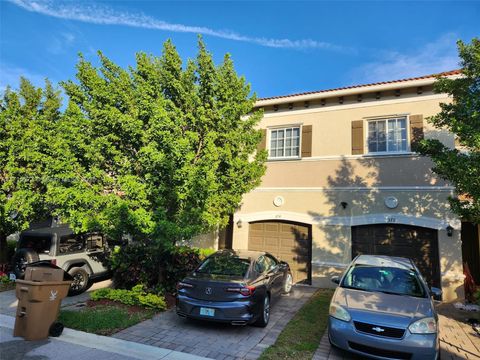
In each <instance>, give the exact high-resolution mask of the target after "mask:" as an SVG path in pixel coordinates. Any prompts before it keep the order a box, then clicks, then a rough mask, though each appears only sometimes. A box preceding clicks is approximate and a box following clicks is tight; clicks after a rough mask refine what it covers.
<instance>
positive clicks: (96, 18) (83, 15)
mask: <svg viewBox="0 0 480 360" xmlns="http://www.w3.org/2000/svg"><path fill="white" fill-rule="evenodd" d="M9 1H10V2H11V3H13V4H15V5H17V6H19V7H21V8H23V9H25V10H28V11H31V12H36V13H40V14H43V15H47V16H52V17H56V18H60V19H67V20H76V21H82V22H87V23H93V24H100V25H123V26H131V27H137V28H145V29H153V30H163V31H171V32H181V33H195V34H203V35H209V36H214V37H218V38H222V39H227V40H234V41H242V42H248V43H252V44H257V45H261V46H266V47H272V48H286V49H307V48H308V49H324V50H332V51H340V52H352V51H353V50H352V49H349V48H345V47H342V46H339V45H335V44H331V43H328V42H324V41H317V40H311V39H302V40H291V39H272V38H265V37H250V36H245V35H242V34H238V33H235V32H232V31H226V30H214V29H210V28H207V27H202V26H191V25H183V24H173V23H168V22H165V21H162V20H159V19H155V18H153V17H150V16H147V15H144V14H141V13H126V12H119V11H115V10H113V9H112V8H108V7H106V6H98V5H93V4H91V3H90V4H87V5H85V4H83V5H78V4H75V3H73V2H64V3H60V2H53V1H50V0H38V1H30V0H9Z"/></svg>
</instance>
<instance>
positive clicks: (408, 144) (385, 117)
mask: <svg viewBox="0 0 480 360" xmlns="http://www.w3.org/2000/svg"><path fill="white" fill-rule="evenodd" d="M393 119H405V129H406V134H407V137H406V148H405V150H401V151H391V150H390V151H389V150H388V135H387V137H386V138H385V141H386V147H387V150H386V151H375V152H370V150H369V148H370V147H369V142H368V139H369V131H368V128H369V123H370V122H372V121H375V122H378V121H384V122H385V134H388V120H393ZM365 125H366V126H365V130H364V138H365V144H364V146H365V150H366V151H365V155H368V156H375V155H398V154H410V153H411V149H410V119H409V116H408V115H396V116H394V115H392V116H382V117H378V118H377V117H375V118H368V119H366V120H365Z"/></svg>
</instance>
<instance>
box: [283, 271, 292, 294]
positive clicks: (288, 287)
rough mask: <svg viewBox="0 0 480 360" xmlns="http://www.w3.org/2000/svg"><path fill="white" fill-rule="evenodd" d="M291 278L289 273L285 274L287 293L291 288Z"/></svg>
mask: <svg viewBox="0 0 480 360" xmlns="http://www.w3.org/2000/svg"><path fill="white" fill-rule="evenodd" d="M292 284H293V279H292V275H291V274H287V278H286V279H285V289H284V290H285V293H289V292H290V290H292Z"/></svg>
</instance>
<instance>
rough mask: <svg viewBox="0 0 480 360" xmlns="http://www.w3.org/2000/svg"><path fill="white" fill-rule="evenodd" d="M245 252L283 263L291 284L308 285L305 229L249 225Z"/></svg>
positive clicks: (289, 225) (308, 244)
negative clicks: (287, 267) (266, 255)
mask: <svg viewBox="0 0 480 360" xmlns="http://www.w3.org/2000/svg"><path fill="white" fill-rule="evenodd" d="M248 248H249V250H256V251H267V252H269V253H271V254H272V255H274V256H275V257H277V258H278V259H279V260H281V261H286V262H287V263H288V264H289V265H290V268H291V270H292V275H293V278H294V281H295V282H301V281H307V282H310V280H311V275H310V272H311V269H310V268H311V248H312V241H311V229H310V227H309V226H308V225H303V224H298V223H291V222H283V221H262V222H257V223H251V224H250V226H249V239H248Z"/></svg>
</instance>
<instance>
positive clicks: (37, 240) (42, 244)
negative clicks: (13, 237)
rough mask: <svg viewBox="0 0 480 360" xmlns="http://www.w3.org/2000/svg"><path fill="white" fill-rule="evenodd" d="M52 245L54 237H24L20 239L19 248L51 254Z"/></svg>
mask: <svg viewBox="0 0 480 360" xmlns="http://www.w3.org/2000/svg"><path fill="white" fill-rule="evenodd" d="M51 245H52V235H36V236H33V235H22V236H21V237H20V240H19V243H18V248H19V249H21V248H28V249H33V250H35V252H37V253H39V254H41V253H44V254H46V253H49V252H50V247H51Z"/></svg>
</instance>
